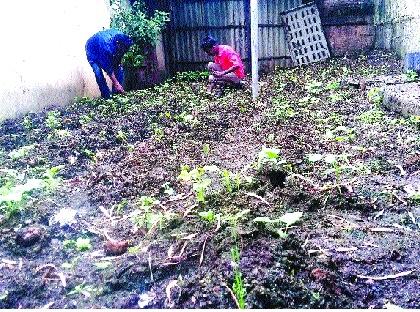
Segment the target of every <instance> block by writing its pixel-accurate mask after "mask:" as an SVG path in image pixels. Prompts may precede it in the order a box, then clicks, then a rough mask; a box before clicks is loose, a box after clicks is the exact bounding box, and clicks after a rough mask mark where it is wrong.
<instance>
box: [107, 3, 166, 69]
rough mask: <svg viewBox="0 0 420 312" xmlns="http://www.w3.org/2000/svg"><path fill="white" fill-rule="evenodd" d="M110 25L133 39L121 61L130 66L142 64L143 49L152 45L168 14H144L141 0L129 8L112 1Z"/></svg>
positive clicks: (144, 10) (156, 12) (144, 9)
mask: <svg viewBox="0 0 420 312" xmlns="http://www.w3.org/2000/svg"><path fill="white" fill-rule="evenodd" d="M112 11H113V14H112V18H111V26H112V27H113V28H116V29H119V30H121V31H122V32H123V33H125V34H127V35H128V36H130V37H131V39H132V40H133V43H134V44H133V46H132V47H131V48H130V50H129V51H128V52H127V53H126V54H125V55H124V58H123V63H124V64H125V65H126V66H128V67H132V68H138V67H140V66H142V65H143V62H144V55H145V49H146V48H147V47H149V46H153V45H154V44H155V43H156V41H157V40H158V38H159V35H160V33H161V31H162V30H163V28H164V26H165V24H166V22H168V21H169V14H168V13H166V12H161V11H155V12H154V15H153V16H152V17H150V18H149V17H148V16H147V14H146V7H145V6H144V3H143V2H142V1H136V2H134V3H133V5H132V6H131V7H129V8H124V7H123V6H122V5H121V3H120V1H118V0H116V1H114V4H113V6H112Z"/></svg>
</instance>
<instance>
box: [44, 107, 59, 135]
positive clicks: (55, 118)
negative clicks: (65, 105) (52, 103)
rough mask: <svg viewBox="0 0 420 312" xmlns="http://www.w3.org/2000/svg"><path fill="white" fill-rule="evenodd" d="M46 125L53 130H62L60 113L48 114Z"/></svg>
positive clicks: (52, 112) (51, 112)
mask: <svg viewBox="0 0 420 312" xmlns="http://www.w3.org/2000/svg"><path fill="white" fill-rule="evenodd" d="M45 123H46V126H47V127H48V128H50V129H51V130H54V129H58V128H60V127H61V121H60V112H57V111H50V112H48V114H47V119H46V120H45Z"/></svg>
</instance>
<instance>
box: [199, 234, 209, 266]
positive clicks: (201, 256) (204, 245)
mask: <svg viewBox="0 0 420 312" xmlns="http://www.w3.org/2000/svg"><path fill="white" fill-rule="evenodd" d="M207 238H208V237H207V236H206V238H205V239H204V243H203V248H202V250H201V255H200V263H199V265H201V264H202V263H203V260H204V250H205V249H206V243H207Z"/></svg>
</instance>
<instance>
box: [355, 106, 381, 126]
mask: <svg viewBox="0 0 420 312" xmlns="http://www.w3.org/2000/svg"><path fill="white" fill-rule="evenodd" d="M383 117H384V112H383V111H381V110H379V109H371V110H369V111H367V112H364V113H362V114H360V115H359V116H357V117H356V119H357V120H360V121H361V122H363V123H367V124H374V123H378V122H381V121H382V120H383Z"/></svg>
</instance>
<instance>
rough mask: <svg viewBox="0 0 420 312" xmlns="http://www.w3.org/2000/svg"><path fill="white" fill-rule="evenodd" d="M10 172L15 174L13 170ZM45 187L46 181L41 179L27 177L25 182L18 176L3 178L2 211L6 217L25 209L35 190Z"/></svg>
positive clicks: (0, 196) (1, 189)
mask: <svg viewBox="0 0 420 312" xmlns="http://www.w3.org/2000/svg"><path fill="white" fill-rule="evenodd" d="M3 172H4V171H3ZM9 174H13V172H9ZM43 187H44V183H43V181H42V180H40V179H27V180H26V181H25V182H23V181H19V179H18V177H17V176H14V177H12V178H9V179H2V184H1V187H0V211H1V212H3V213H4V214H5V216H6V218H11V217H12V216H14V215H15V214H16V213H18V212H20V211H22V210H23V209H24V207H25V205H26V202H27V200H28V198H29V197H30V195H31V194H32V192H33V191H34V190H37V189H42V188H43Z"/></svg>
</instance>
